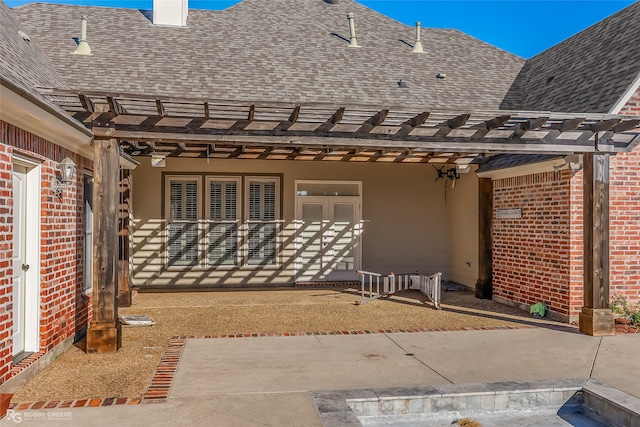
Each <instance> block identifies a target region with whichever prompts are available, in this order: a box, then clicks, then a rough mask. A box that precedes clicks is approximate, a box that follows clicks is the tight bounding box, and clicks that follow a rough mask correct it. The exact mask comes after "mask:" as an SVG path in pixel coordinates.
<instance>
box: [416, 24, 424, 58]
mask: <svg viewBox="0 0 640 427" xmlns="http://www.w3.org/2000/svg"><path fill="white" fill-rule="evenodd" d="M413 53H424V50H422V42H421V41H420V21H418V22H416V42H415V43H414V44H413Z"/></svg>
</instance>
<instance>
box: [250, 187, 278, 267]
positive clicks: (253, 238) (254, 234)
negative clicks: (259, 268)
mask: <svg viewBox="0 0 640 427" xmlns="http://www.w3.org/2000/svg"><path fill="white" fill-rule="evenodd" d="M247 187H248V193H249V202H248V219H249V220H248V224H247V225H248V232H249V236H248V239H247V240H248V247H249V249H248V254H247V264H252V265H256V264H259V265H275V264H276V263H277V257H276V248H277V241H276V239H277V234H278V233H277V229H278V222H277V218H278V214H277V207H278V203H277V191H276V187H277V181H276V180H274V179H258V178H249V179H248V180H247Z"/></svg>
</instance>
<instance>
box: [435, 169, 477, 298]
mask: <svg viewBox="0 0 640 427" xmlns="http://www.w3.org/2000/svg"><path fill="white" fill-rule="evenodd" d="M475 169H476V167H475V166H472V170H471V171H470V172H469V173H466V174H460V179H458V180H456V184H455V187H453V188H450V187H451V182H450V181H449V182H447V187H448V188H447V189H446V194H445V190H444V188H443V187H444V184H443V183H442V184H440V186H441V194H440V197H441V198H443V199H444V200H445V207H446V215H447V225H448V229H447V234H448V237H449V242H450V243H449V246H450V247H449V262H448V268H447V272H448V273H449V274H448V279H449V280H451V281H453V282H456V283H460V284H462V285H465V286H468V287H470V288H475V285H476V282H477V280H478V177H477V175H476V174H475V173H474V170H475ZM439 182H441V181H439Z"/></svg>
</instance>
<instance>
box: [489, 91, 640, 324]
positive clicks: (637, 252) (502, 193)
mask: <svg viewBox="0 0 640 427" xmlns="http://www.w3.org/2000/svg"><path fill="white" fill-rule="evenodd" d="M620 114H624V115H639V116H640V88H639V89H638V90H637V91H636V93H635V94H634V95H633V96H632V97H631V98H630V100H629V101H628V102H627V104H626V105H625V107H624V108H623V109H622V110H621V111H620ZM582 188H583V184H582V172H581V171H580V172H577V173H572V172H569V171H562V172H560V171H558V172H547V173H541V174H535V175H527V176H519V177H515V178H507V179H498V180H496V181H494V194H493V195H494V209H510V208H522V209H523V215H522V219H510V220H505V219H497V218H495V217H494V226H493V293H494V295H496V296H498V297H501V298H505V299H508V300H510V301H513V302H516V303H521V304H522V303H523V304H533V303H536V302H538V301H542V302H544V303H546V304H548V305H549V306H550V308H551V309H552V310H553V311H555V312H557V313H559V314H562V315H564V316H569V317H570V318H572V319H574V318H576V317H577V315H578V313H579V312H580V310H581V307H582V304H583V293H582V287H583V264H582V258H583V239H582V227H583V225H582V224H583V217H582V212H583V194H582ZM609 216H610V236H609V246H610V293H611V294H612V295H613V294H623V295H625V296H626V297H627V298H628V299H629V300H630V301H631V302H634V303H640V148H637V149H635V150H634V151H633V152H630V153H623V154H617V155H616V156H612V159H611V169H610V200H609Z"/></svg>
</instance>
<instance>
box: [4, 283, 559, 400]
mask: <svg viewBox="0 0 640 427" xmlns="http://www.w3.org/2000/svg"><path fill="white" fill-rule="evenodd" d="M356 300H359V295H358V293H357V290H355V289H282V290H273V289H272V290H268V291H260V290H250V291H215V292H192V293H141V294H138V295H137V296H136V297H135V298H134V300H133V305H132V306H131V307H127V308H121V309H120V313H121V314H139V315H141V314H146V315H148V316H150V317H151V318H152V319H153V320H154V321H155V322H156V324H155V325H153V326H143V327H141V326H123V328H122V330H123V332H122V333H123V337H122V349H120V350H119V351H118V352H117V353H115V354H86V353H85V352H84V351H83V350H82V346H83V342H79V343H77V344H76V346H73V347H71V348H70V349H69V350H67V351H66V352H65V353H64V354H63V355H62V356H60V357H59V358H58V359H56V360H55V361H54V362H53V363H52V364H50V365H49V366H47V367H46V368H45V369H44V370H42V372H40V373H39V374H38V375H37V376H36V377H35V378H34V379H32V380H31V381H30V382H29V383H27V384H25V385H24V386H23V387H22V388H21V389H20V390H18V391H17V392H16V393H15V394H14V396H13V398H12V401H13V402H33V401H46V400H70V399H81V398H93V397H129V398H136V397H141V396H142V395H143V394H144V392H145V390H146V388H147V387H148V385H149V382H150V381H151V377H152V376H153V373H154V371H155V368H156V366H157V364H158V362H159V361H160V357H161V355H162V353H163V352H164V349H165V346H166V344H167V343H168V341H169V338H171V337H172V336H175V335H193V336H203V335H216V334H240V333H284V332H289V333H291V332H324V331H345V330H347V331H356V330H380V329H414V328H420V329H422V328H458V327H483V326H484V327H495V326H509V325H511V326H513V325H517V324H523V323H524V324H540V323H553V322H550V321H547V320H535V319H533V318H532V317H530V316H529V315H528V313H524V312H522V311H519V310H517V309H515V308H512V307H508V306H505V305H501V304H498V303H495V302H493V301H489V300H479V299H476V298H475V297H474V295H473V293H471V292H466V291H453V292H444V293H443V295H442V308H443V309H442V310H435V309H433V308H432V306H431V305H430V304H428V303H426V304H425V302H424V296H423V295H422V294H420V293H419V292H415V291H406V292H402V293H400V294H399V295H396V296H394V297H391V298H385V299H378V300H374V301H371V302H368V303H366V304H363V305H356V304H355V302H356Z"/></svg>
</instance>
